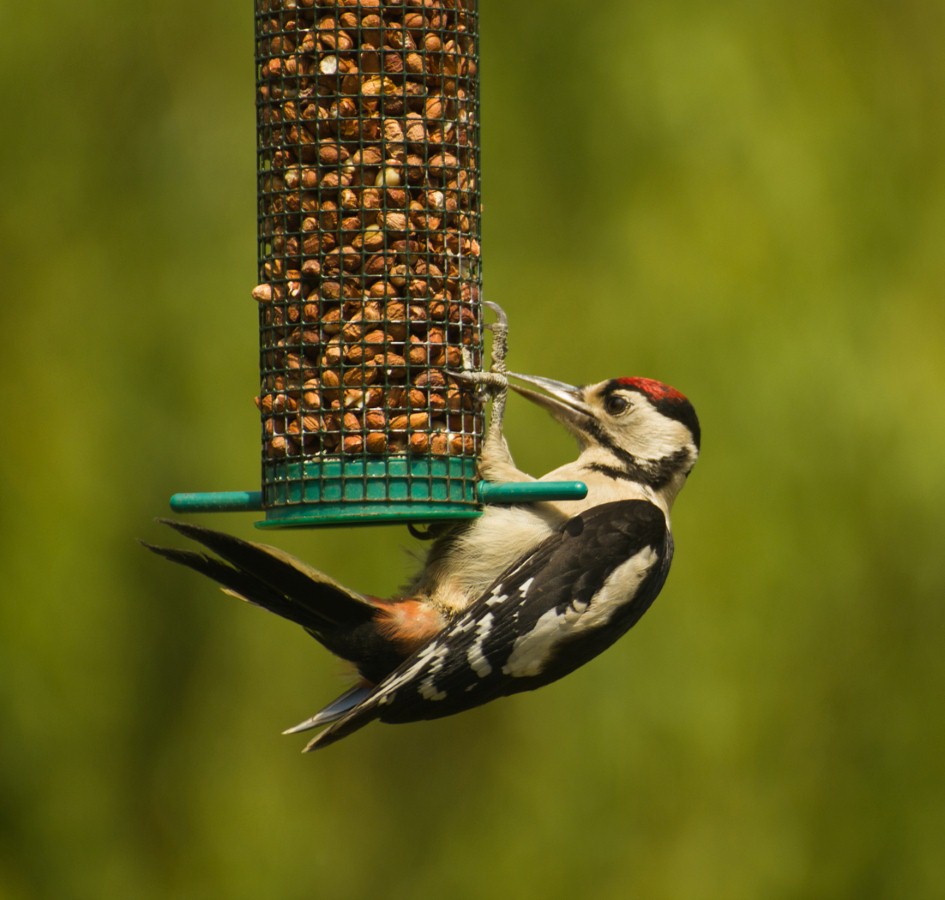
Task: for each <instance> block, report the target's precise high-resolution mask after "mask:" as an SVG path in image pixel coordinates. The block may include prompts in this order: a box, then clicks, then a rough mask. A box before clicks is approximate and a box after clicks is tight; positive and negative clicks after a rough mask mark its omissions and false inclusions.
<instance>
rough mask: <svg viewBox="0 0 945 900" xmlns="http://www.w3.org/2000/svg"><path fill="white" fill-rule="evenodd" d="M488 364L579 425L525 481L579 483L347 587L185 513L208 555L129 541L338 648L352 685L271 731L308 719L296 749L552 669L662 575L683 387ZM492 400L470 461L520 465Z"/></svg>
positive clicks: (616, 631) (616, 624) (626, 612)
mask: <svg viewBox="0 0 945 900" xmlns="http://www.w3.org/2000/svg"><path fill="white" fill-rule="evenodd" d="M502 349H503V350H504V346H503V348H502ZM498 368H499V370H500V371H498V372H493V373H482V374H486V375H489V374H492V375H493V377H492V378H491V380H487V381H488V383H490V384H492V385H493V386H494V385H500V386H503V385H505V384H507V385H508V386H509V387H511V388H512V389H513V390H514V391H515V392H516V393H517V394H519V395H521V396H522V397H524V398H525V399H527V400H529V401H531V402H533V403H535V404H537V405H538V406H540V407H542V408H544V409H545V410H546V411H548V412H549V413H550V414H551V415H552V416H553V418H554V419H556V420H557V421H558V422H559V423H560V424H562V425H563V426H564V427H565V428H567V429H568V431H570V432H571V433H572V435H573V436H574V437H575V438H576V440H577V443H578V451H579V452H578V455H577V457H576V458H575V459H574V460H572V461H571V462H569V463H566V464H565V465H563V466H561V467H559V468H557V469H554V470H553V471H551V472H548V473H547V474H546V475H544V476H542V478H540V479H537V480H538V481H559V480H580V481H583V482H585V483H586V484H587V487H588V492H587V496H586V497H585V498H584V499H581V500H564V501H544V502H539V503H529V504H512V505H486V506H485V507H484V509H483V512H482V515H481V516H479V517H478V518H477V519H474V520H472V521H471V522H464V523H462V524H459V525H457V526H454V527H452V528H450V529H448V530H446V531H445V532H444V533H442V534H440V535H439V536H438V537H437V538H436V539H435V540H434V541H433V543H432V546H431V548H430V550H429V553H428V555H427V558H426V561H425V563H424V565H423V567H422V568H421V570H420V572H419V573H418V574H417V576H416V577H415V578H414V579H413V581H412V582H411V583H410V584H409V585H408V586H407V587H406V589H405V590H404V591H402V592H401V593H400V594H399V595H398V596H396V597H394V598H390V599H383V598H377V597H372V596H369V595H366V594H362V593H359V592H357V591H354V590H352V589H350V588H348V587H346V586H344V585H342V584H340V583H339V582H337V581H335V580H333V579H331V578H330V577H329V576H327V575H325V574H324V573H322V572H320V571H318V570H317V569H314V568H312V567H311V566H308V565H307V564H305V563H304V562H302V561H300V560H298V559H296V558H294V557H292V556H290V555H289V554H287V553H285V552H283V551H281V550H279V549H277V548H274V547H268V546H265V545H262V544H257V543H254V542H249V541H245V540H242V539H240V538H237V537H234V536H231V535H228V534H224V533H222V532H219V531H214V530H211V529H209V528H205V527H202V526H198V525H194V524H191V523H185V522H180V521H172V520H162V521H165V522H166V524H168V525H169V526H170V527H171V528H173V529H175V530H176V531H178V532H179V533H180V534H182V535H183V536H184V537H186V538H189V539H191V540H193V541H195V542H197V543H198V544H201V545H202V546H203V548H204V549H205V550H209V551H211V553H213V554H216V556H211V555H208V554H206V553H203V552H198V551H193V550H184V549H177V548H169V547H159V546H155V545H151V544H148V543H145V546H146V547H147V548H148V549H150V550H152V551H154V552H155V553H157V554H159V555H161V556H163V557H165V558H166V559H168V560H171V561H173V562H175V563H180V564H182V565H184V566H188V567H189V568H191V569H194V570H196V571H198V572H200V573H202V574H204V575H207V576H209V577H210V578H212V579H213V580H215V581H217V582H218V583H219V584H220V585H221V586H222V587H223V590H224V591H225V592H226V593H229V594H232V595H234V596H236V597H238V598H240V599H243V600H246V601H248V602H250V603H252V604H255V605H257V606H261V607H263V608H265V609H268V610H269V611H271V612H274V613H276V614H277V615H280V616H282V617H284V618H286V619H289V620H291V621H293V622H295V623H297V624H299V625H301V626H302V627H303V628H304V629H305V630H306V631H307V632H308V633H309V634H310V635H312V636H313V637H314V638H315V639H316V640H317V641H318V642H319V643H321V644H322V645H323V646H324V647H325V648H326V649H328V650H329V651H330V652H331V653H333V654H334V655H336V656H338V657H340V658H341V659H343V660H347V661H348V662H350V663H352V664H353V665H354V667H355V669H356V670H357V673H358V676H359V680H358V681H357V683H356V684H355V685H354V686H352V687H351V688H350V689H348V690H347V691H345V692H344V693H343V694H342V695H341V696H340V697H338V698H337V699H335V700H334V701H332V702H331V703H329V704H328V705H327V706H325V707H324V708H322V709H321V710H320V711H319V712H317V713H316V714H315V715H314V716H312V717H310V718H308V719H306V720H305V721H303V722H301V723H299V724H298V725H296V726H293V727H292V728H289V729H287V730H286V731H285V732H284V733H285V734H294V733H297V732H300V731H304V730H308V729H314V728H321V729H322V730H321V731H319V732H318V734H316V735H315V737H314V738H312V739H311V740H310V741H309V743H308V744H307V745H306V746H305V751H311V750H316V749H320V748H323V747H327V746H329V745H330V744H332V743H334V742H336V741H338V740H340V739H341V738H344V737H346V736H348V735H350V734H352V733H353V732H355V731H357V730H358V729H360V728H361V727H363V726H365V725H367V724H368V723H370V722H372V721H375V720H379V721H381V722H386V723H404V722H412V721H418V720H425V719H435V718H440V717H443V716H447V715H452V714H454V713H458V712H462V711H464V710H468V709H471V708H473V707H476V706H479V705H482V704H484V703H487V702H490V701H492V700H495V699H497V698H499V697H503V696H507V695H510V694H514V693H518V692H521V691H528V690H533V689H535V688H538V687H541V686H543V685H546V684H548V683H550V682H553V681H555V680H557V679H559V678H561V677H563V676H564V675H567V674H569V673H570V672H572V671H574V670H575V669H577V668H578V667H580V666H582V665H584V664H585V663H586V662H588V661H589V660H591V659H593V658H594V657H596V656H597V655H598V654H600V653H601V652H602V651H603V650H605V649H606V648H607V647H609V646H610V645H612V644H613V643H614V642H615V641H616V640H617V639H618V638H620V637H621V636H622V635H623V634H625V633H626V632H627V630H629V629H630V628H631V627H632V626H633V625H634V624H635V623H636V622H637V621H638V620H639V618H640V617H641V616H642V615H643V614H644V613H645V612H646V610H647V609H648V608H649V607H650V605H651V604H652V603H653V601H654V600H655V598H656V596H657V595H658V594H659V592H660V591H661V589H662V587H663V584H664V583H665V580H666V577H667V574H668V572H669V568H670V563H671V561H672V557H673V550H674V545H673V537H672V532H671V526H670V513H671V509H672V506H673V503H674V501H675V499H676V496H677V495H678V493H679V491H680V490H681V488H682V487H683V485H684V484H685V482H686V480H687V478H688V476H689V473H690V472H691V471H692V468H693V466H694V465H695V463H696V460H697V459H698V456H699V452H700V448H701V430H700V425H699V420H698V418H697V416H696V413H695V410H694V408H693V406H692V404H691V403H690V401H689V400H688V399H687V398H686V397H685V396H684V395H683V394H682V393H680V392H679V391H678V390H676V389H675V388H673V387H670V386H669V385H667V384H664V383H663V382H660V381H657V380H654V379H651V378H643V377H620V378H612V379H609V380H606V381H601V382H598V383H594V384H590V385H583V386H573V385H570V384H567V383H565V382H562V381H557V380H554V379H550V378H545V377H540V376H532V375H520V374H515V373H508V372H506V371H505V370H504V366H502V365H500V366H499V367H498ZM516 382H522V384H517V383H516ZM503 390H504V388H503ZM504 399H505V398H504V395H503V396H502V402H501V408H500V415H499V416H498V417H496V416H495V414H494V415H493V418H492V421H491V422H490V426H489V429H488V432H487V435H486V440H485V442H484V446H483V451H482V455H481V459H480V472H481V474H482V476H483V477H485V478H487V479H489V480H495V481H534V480H536V479H533V478H532V476H530V475H528V474H526V473H524V472H522V471H521V470H520V469H519V468H518V467H517V466H516V464H515V462H514V460H513V458H512V456H511V453H510V451H509V448H508V444H507V442H506V440H505V438H504V436H503V434H502V427H501V422H502V419H501V413H502V412H504ZM494 413H495V410H494Z"/></svg>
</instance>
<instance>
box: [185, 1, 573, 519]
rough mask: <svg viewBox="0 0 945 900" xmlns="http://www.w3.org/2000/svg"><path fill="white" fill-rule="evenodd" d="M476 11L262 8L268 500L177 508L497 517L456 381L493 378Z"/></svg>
mask: <svg viewBox="0 0 945 900" xmlns="http://www.w3.org/2000/svg"><path fill="white" fill-rule="evenodd" d="M477 7H478V3H477V0H405V2H401V3H391V2H388V0H385V2H384V3H383V4H382V3H381V2H380V0H256V13H255V23H256V31H255V34H256V136H257V141H256V158H257V201H258V207H257V212H258V232H257V236H258V279H259V283H258V285H257V286H256V288H255V289H254V290H253V292H252V293H253V297H254V298H255V300H256V301H257V303H258V306H259V360H260V385H261V387H260V392H259V396H258V397H257V398H256V404H257V406H258V408H259V413H260V421H261V438H262V490H261V491H260V492H227V493H221V494H178V495H175V496H174V498H172V507H173V508H175V509H177V510H179V511H184V510H186V511H193V510H197V509H204V510H208V509H262V510H264V511H265V520H264V521H263V522H260V523H259V524H260V525H262V526H275V527H282V526H298V525H319V524H338V523H349V524H356V523H363V522H378V521H412V522H416V521H434V520H441V519H463V518H470V517H473V516H476V515H478V514H479V513H480V511H481V506H480V504H481V502H482V500H484V499H488V498H487V497H486V496H485V494H484V492H483V487H482V486H481V485H480V484H479V483H478V477H477V471H476V461H477V457H478V455H479V452H480V450H481V446H482V439H483V430H484V429H483V411H482V403H481V399H480V394H479V392H478V391H477V389H476V387H475V386H474V385H473V384H471V383H470V382H469V381H468V380H464V379H461V378H458V377H457V373H459V372H466V373H470V372H472V373H475V372H481V371H482V364H483V352H482V348H483V309H482V300H481V297H482V268H481V250H480V223H481V205H480V147H479V16H478V8H477ZM508 490H509V493H507V494H506V495H503V491H502V488H501V486H497V485H493V486H492V498H491V499H492V500H493V501H499V502H501V501H503V500H505V501H509V500H510V499H515V500H522V499H535V498H536V497H537V495H535V496H529V490H532V491H534V490H542V491H543V492H544V493H543V496H551V495H554V496H575V490H576V489H575V486H573V485H571V486H558V490H557V492H555V491H554V490H551V493H550V494H549V490H550V489H549V488H548V487H547V486H543V487H542V488H534V487H532V488H529V487H528V486H522V485H515V486H509V489H508ZM569 491H570V493H569ZM486 493H488V488H487V489H486ZM578 493H579V489H578Z"/></svg>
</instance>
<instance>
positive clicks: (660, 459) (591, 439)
mask: <svg viewBox="0 0 945 900" xmlns="http://www.w3.org/2000/svg"><path fill="white" fill-rule="evenodd" d="M510 376H511V377H512V378H515V379H517V380H519V381H523V382H525V383H526V384H529V385H533V386H534V387H536V388H539V390H533V389H532V388H531V387H523V386H521V385H518V384H514V383H512V382H510V383H509V387H511V388H512V389H513V390H515V391H516V392H517V393H519V394H521V395H522V396H523V397H526V398H527V399H529V400H531V401H532V402H533V403H536V404H538V405H539V406H542V407H544V408H545V409H547V410H548V411H549V412H550V413H551V414H552V415H553V416H554V417H555V418H556V419H557V420H558V421H559V422H561V423H562V424H563V425H564V426H565V427H566V428H568V430H570V431H571V432H572V433H573V434H574V436H575V437H576V438H577V440H578V443H579V444H580V445H581V450H582V453H581V457H582V460H583V461H584V463H585V465H587V466H588V467H590V468H592V469H594V470H595V471H599V472H603V473H605V474H608V475H611V476H613V477H614V478H619V479H629V480H631V481H634V482H639V483H643V484H646V485H647V486H649V487H650V488H652V489H653V490H654V491H656V492H658V493H661V494H663V495H664V496H665V497H666V499H667V501H668V503H670V504H671V503H672V500H673V498H674V497H675V496H676V493H677V492H678V491H679V489H680V488H681V487H682V485H683V483H684V482H685V480H686V476H687V475H688V474H689V472H690V471H691V469H692V467H693V466H694V465H695V463H696V459H697V458H698V456H699V442H700V436H701V435H700V430H699V420H698V418H697V417H696V411H695V410H694V409H693V407H692V404H691V403H690V402H689V401H688V400H687V399H686V398H685V397H684V396H683V395H682V394H681V393H680V392H679V391H677V390H676V389H675V388H672V387H670V386H669V385H666V384H663V383H662V382H660V381H654V380H653V379H651V378H612V379H610V380H609V381H602V382H600V383H598V384H590V385H584V386H582V387H574V386H572V385H570V384H564V383H563V382H560V381H553V380H552V379H550V378H540V377H538V376H533V375H516V374H514V373H510Z"/></svg>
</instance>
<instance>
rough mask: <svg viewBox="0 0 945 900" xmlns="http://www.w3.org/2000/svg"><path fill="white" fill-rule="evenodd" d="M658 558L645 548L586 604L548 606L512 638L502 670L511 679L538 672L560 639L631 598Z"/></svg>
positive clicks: (601, 620)
mask: <svg viewBox="0 0 945 900" xmlns="http://www.w3.org/2000/svg"><path fill="white" fill-rule="evenodd" d="M657 559H658V554H657V552H656V550H655V549H653V548H652V547H644V548H643V549H642V550H641V551H640V552H639V553H637V554H636V555H635V556H631V557H630V559H628V560H626V561H625V562H622V563H621V564H620V565H619V566H617V568H616V569H614V570H613V572H611V573H610V576H609V577H608V579H607V580H606V581H605V582H604V584H603V585H602V586H601V589H600V590H599V591H598V592H597V593H596V594H595V595H594V596H593V597H592V598H591V602H590V603H589V604H584V603H579V604H574V605H572V604H569V605H568V606H567V607H566V608H565V609H564V610H563V611H562V612H559V611H558V610H557V609H549V610H548V612H546V613H545V614H544V615H542V616H541V617H540V618H539V619H538V621H537V622H536V623H535V626H534V628H532V630H531V631H529V632H527V633H526V634H523V635H521V636H520V637H518V638H516V639H515V643H514V644H513V645H512V653H511V654H510V655H509V658H508V661H507V662H506V664H505V665H504V666H503V667H502V671H503V672H504V673H505V674H506V675H510V676H511V677H512V678H525V677H528V676H530V675H538V674H540V673H541V672H542V671H543V670H544V668H545V666H546V665H547V663H548V661H549V660H550V659H551V657H552V655H553V654H554V652H555V649H556V648H557V646H558V644H559V643H560V642H561V641H563V640H565V639H566V638H572V637H576V636H578V635H580V634H583V633H585V632H588V631H593V630H595V629H597V628H601V627H602V626H604V625H606V624H607V623H608V622H609V621H610V619H611V617H612V616H613V615H614V613H615V612H617V610H618V609H620V608H621V607H622V606H624V605H625V604H626V603H628V602H629V601H631V600H632V599H633V598H634V597H635V596H636V593H637V590H638V589H639V587H640V583H641V582H642V581H643V579H644V578H645V577H646V576H647V574H648V573H649V571H650V569H651V568H652V567H653V565H654V563H655V562H656V561H657Z"/></svg>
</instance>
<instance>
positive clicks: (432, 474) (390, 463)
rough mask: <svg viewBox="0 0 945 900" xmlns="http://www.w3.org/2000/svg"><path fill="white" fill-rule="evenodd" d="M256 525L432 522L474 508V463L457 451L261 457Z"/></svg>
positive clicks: (469, 513) (471, 513)
mask: <svg viewBox="0 0 945 900" xmlns="http://www.w3.org/2000/svg"><path fill="white" fill-rule="evenodd" d="M263 477H264V484H263V498H264V499H263V506H264V508H265V512H266V518H265V520H264V521H262V522H257V523H256V524H257V526H258V527H260V528H290V527H293V526H308V525H358V524H367V525H370V524H377V523H381V522H433V521H440V520H443V519H471V518H474V517H475V516H478V515H479V514H480V507H479V501H478V498H477V493H476V483H477V478H476V461H475V460H474V459H467V458H463V457H406V456H404V457H399V456H392V457H386V458H384V459H376V460H373V459H372V460H363V459H352V460H342V459H327V460H323V461H319V462H305V463H281V464H278V463H275V464H274V463H267V465H266V468H265V472H264V476H263Z"/></svg>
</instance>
